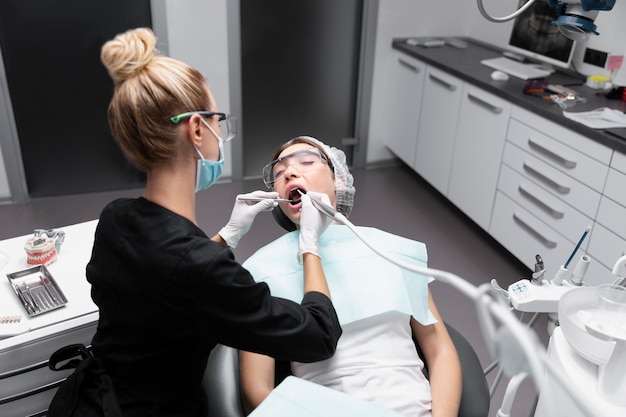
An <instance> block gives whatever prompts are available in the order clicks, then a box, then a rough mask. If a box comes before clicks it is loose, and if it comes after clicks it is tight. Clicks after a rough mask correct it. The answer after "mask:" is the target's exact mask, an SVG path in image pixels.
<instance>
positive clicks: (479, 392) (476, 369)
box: [203, 324, 491, 417]
mask: <svg viewBox="0 0 626 417" xmlns="http://www.w3.org/2000/svg"><path fill="white" fill-rule="evenodd" d="M446 327H447V328H448V332H449V333H450V337H451V338H452V341H453V343H454V346H455V347H456V350H457V353H458V355H459V360H460V362H461V369H462V371H463V379H462V386H463V391H462V394H461V406H460V408H459V414H458V417H487V416H488V414H489V403H490V400H491V398H490V395H489V387H488V384H487V379H486V377H485V373H484V372H483V368H482V365H481V363H480V360H479V359H478V356H477V355H476V352H475V351H474V349H473V348H472V346H471V345H470V344H469V342H468V341H467V340H466V339H465V338H464V337H463V335H461V333H459V332H458V331H457V330H456V329H454V328H453V327H452V326H450V325H448V324H446ZM418 353H420V356H421V352H419V349H418ZM424 373H425V374H426V376H427V377H428V374H427V370H426V369H425V372H424ZM289 374H290V368H289V364H288V363H286V362H278V361H277V362H276V384H278V383H279V382H280V381H282V380H283V379H284V378H285V377H287V376H288V375H289ZM203 383H204V387H205V390H206V392H207V397H208V401H209V414H208V416H210V417H244V416H245V415H246V414H245V412H244V411H243V406H242V402H241V392H240V388H239V351H238V350H237V349H233V348H230V347H228V346H223V345H217V346H216V347H215V349H213V351H212V352H211V356H210V357H209V361H208V364H207V368H206V371H205V374H204V381H203Z"/></svg>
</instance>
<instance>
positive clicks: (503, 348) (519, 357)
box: [309, 196, 596, 416]
mask: <svg viewBox="0 0 626 417" xmlns="http://www.w3.org/2000/svg"><path fill="white" fill-rule="evenodd" d="M309 197H311V202H312V204H313V206H315V208H317V209H318V210H319V211H320V212H322V213H324V214H325V215H327V216H329V217H330V218H331V219H333V220H335V221H336V222H338V223H341V224H343V225H345V226H347V227H348V228H349V229H350V230H352V232H353V233H354V234H355V235H356V236H357V237H358V238H359V239H360V240H361V241H362V242H363V243H365V244H366V245H367V246H368V247H369V248H370V249H372V250H373V251H374V252H375V253H376V254H378V255H379V256H381V257H383V258H384V259H386V260H388V261H389V262H391V263H393V264H395V265H398V266H399V267H401V268H404V269H407V270H409V271H413V272H416V273H418V274H423V275H426V276H432V277H434V278H436V279H437V280H439V281H440V282H443V283H445V284H448V285H450V286H452V287H454V288H456V289H457V290H458V291H460V292H462V293H463V294H465V295H466V296H467V297H468V298H470V299H471V300H472V301H474V305H475V306H476V312H477V315H478V319H479V324H480V325H481V330H482V332H483V338H484V340H485V342H486V343H485V344H486V345H487V348H488V350H489V353H490V354H491V356H492V358H494V359H498V360H499V362H500V364H501V367H502V369H503V370H504V371H505V373H507V374H508V375H509V376H510V377H513V376H514V375H517V374H520V373H522V372H528V373H529V374H530V375H532V377H533V381H534V383H535V387H536V388H537V391H538V392H541V389H542V388H543V387H544V385H545V379H544V378H545V372H546V370H547V371H548V372H550V374H552V375H553V376H554V377H555V379H556V380H557V381H558V383H559V384H560V385H561V387H563V389H564V390H565V391H566V392H567V393H568V394H569V395H570V397H571V399H572V400H573V401H574V402H575V403H576V405H578V407H580V409H581V410H582V411H583V413H584V414H585V415H588V416H595V415H596V412H595V409H594V407H593V405H592V404H589V403H588V402H586V401H585V396H584V393H582V392H579V389H578V387H576V386H573V385H572V384H571V381H569V380H567V379H566V378H565V377H564V375H563V373H562V372H559V371H558V370H557V369H556V367H555V366H554V364H552V363H551V362H550V360H549V358H548V355H547V353H546V350H545V347H544V346H543V345H542V344H541V343H540V342H539V339H538V338H537V335H536V334H535V333H534V332H533V331H532V330H530V329H529V328H528V327H526V326H524V325H523V324H522V323H521V322H520V321H519V320H518V319H517V317H516V316H515V315H514V314H513V313H512V312H511V310H510V309H508V308H506V307H505V306H504V305H503V304H502V303H500V302H498V301H496V300H494V298H492V297H491V296H489V295H488V294H487V291H488V289H490V288H491V286H490V285H489V284H485V285H483V286H482V287H476V286H474V285H472V284H470V283H469V282H468V281H466V280H464V279H463V278H461V277H459V276H457V275H455V274H452V273H450V272H446V271H441V270H438V269H431V268H425V267H422V266H419V265H414V264H410V263H408V262H405V261H403V260H400V259H397V258H395V257H393V256H392V255H389V254H387V253H385V252H382V251H381V250H379V249H378V248H377V247H376V246H374V245H372V243H371V242H370V241H369V240H368V239H367V238H366V237H365V236H364V235H363V234H362V233H361V232H360V231H359V230H358V229H357V228H356V226H355V225H354V224H352V223H351V222H350V221H349V220H348V219H347V218H346V216H344V215H343V214H341V213H339V212H338V211H337V210H335V209H334V208H332V207H331V206H329V205H328V204H326V203H324V202H323V201H321V200H319V199H317V198H316V197H314V196H309ZM494 317H497V318H498V320H499V322H500V324H501V326H500V327H499V328H498V329H496V325H495V322H494V320H493V318H494ZM511 342H514V343H511ZM523 360H526V364H527V365H526V366H523V365H524V363H523ZM522 368H524V369H522ZM519 378H522V377H521V376H520V377H519ZM556 406H558V405H556V404H555V407H556Z"/></svg>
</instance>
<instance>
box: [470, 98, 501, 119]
mask: <svg viewBox="0 0 626 417" xmlns="http://www.w3.org/2000/svg"><path fill="white" fill-rule="evenodd" d="M467 98H469V99H470V101H473V102H474V103H476V104H479V105H481V106H483V107H484V108H486V109H487V110H489V111H492V112H493V113H496V114H500V113H502V107H498V106H494V105H493V104H491V103H489V102H487V101H485V100H483V99H482V98H480V97H476V96H475V95H473V94H472V93H467Z"/></svg>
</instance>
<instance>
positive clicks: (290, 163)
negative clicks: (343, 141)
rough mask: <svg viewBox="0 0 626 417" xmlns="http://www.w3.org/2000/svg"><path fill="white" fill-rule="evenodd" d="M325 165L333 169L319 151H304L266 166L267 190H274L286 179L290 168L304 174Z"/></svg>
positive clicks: (311, 149)
mask: <svg viewBox="0 0 626 417" xmlns="http://www.w3.org/2000/svg"><path fill="white" fill-rule="evenodd" d="M324 165H328V166H329V167H330V168H331V169H332V165H331V164H330V162H329V161H328V158H327V157H326V155H324V154H323V153H322V152H321V151H320V150H319V149H316V148H310V149H302V150H299V151H297V152H294V153H290V154H289V155H285V156H282V157H280V158H278V159H276V160H275V161H272V162H270V163H269V164H267V165H265V167H264V168H263V182H264V183H265V185H266V186H267V188H269V189H272V188H273V186H274V184H275V183H276V182H278V181H281V180H283V179H285V171H287V168H289V167H293V168H295V169H296V170H297V171H298V172H299V173H303V172H308V171H312V170H315V169H319V168H321V167H322V166H324Z"/></svg>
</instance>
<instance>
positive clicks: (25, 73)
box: [0, 0, 152, 197]
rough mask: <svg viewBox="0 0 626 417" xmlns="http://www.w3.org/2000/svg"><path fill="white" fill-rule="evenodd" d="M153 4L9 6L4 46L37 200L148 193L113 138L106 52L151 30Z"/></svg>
mask: <svg viewBox="0 0 626 417" xmlns="http://www.w3.org/2000/svg"><path fill="white" fill-rule="evenodd" d="M151 25H152V22H151V13H150V1H149V0H133V1H127V0H99V1H84V0H58V1H49V0H2V1H0V46H1V47H2V54H3V60H4V64H5V70H6V76H7V81H8V85H9V93H10V98H11V103H12V106H13V112H14V114H15V119H16V125H17V131H18V136H19V141H20V147H21V151H22V157H23V163H24V170H25V172H26V180H27V185H28V190H29V194H30V196H32V197H40V196H50V195H61V194H75V193H83V192H93V191H103V190H114V189H124V188H133V187H140V186H142V185H143V184H144V177H143V175H142V174H140V173H138V172H137V171H136V170H135V169H134V168H133V167H132V166H131V165H130V164H129V163H128V162H127V161H126V159H125V158H124V156H123V155H122V153H121V151H120V150H119V148H118V147H117V144H116V143H115V141H114V139H113V137H112V136H111V134H110V131H109V126H108V121H107V107H108V104H109V100H110V99H111V96H112V94H113V82H112V80H111V78H110V77H109V76H108V74H107V72H106V69H105V67H104V66H103V65H102V63H101V62H100V48H101V47H102V45H103V43H104V42H106V41H107V40H109V39H111V38H112V37H113V36H115V35H116V34H117V33H121V32H124V31H126V30H127V29H131V28H134V27H140V26H143V27H151Z"/></svg>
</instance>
